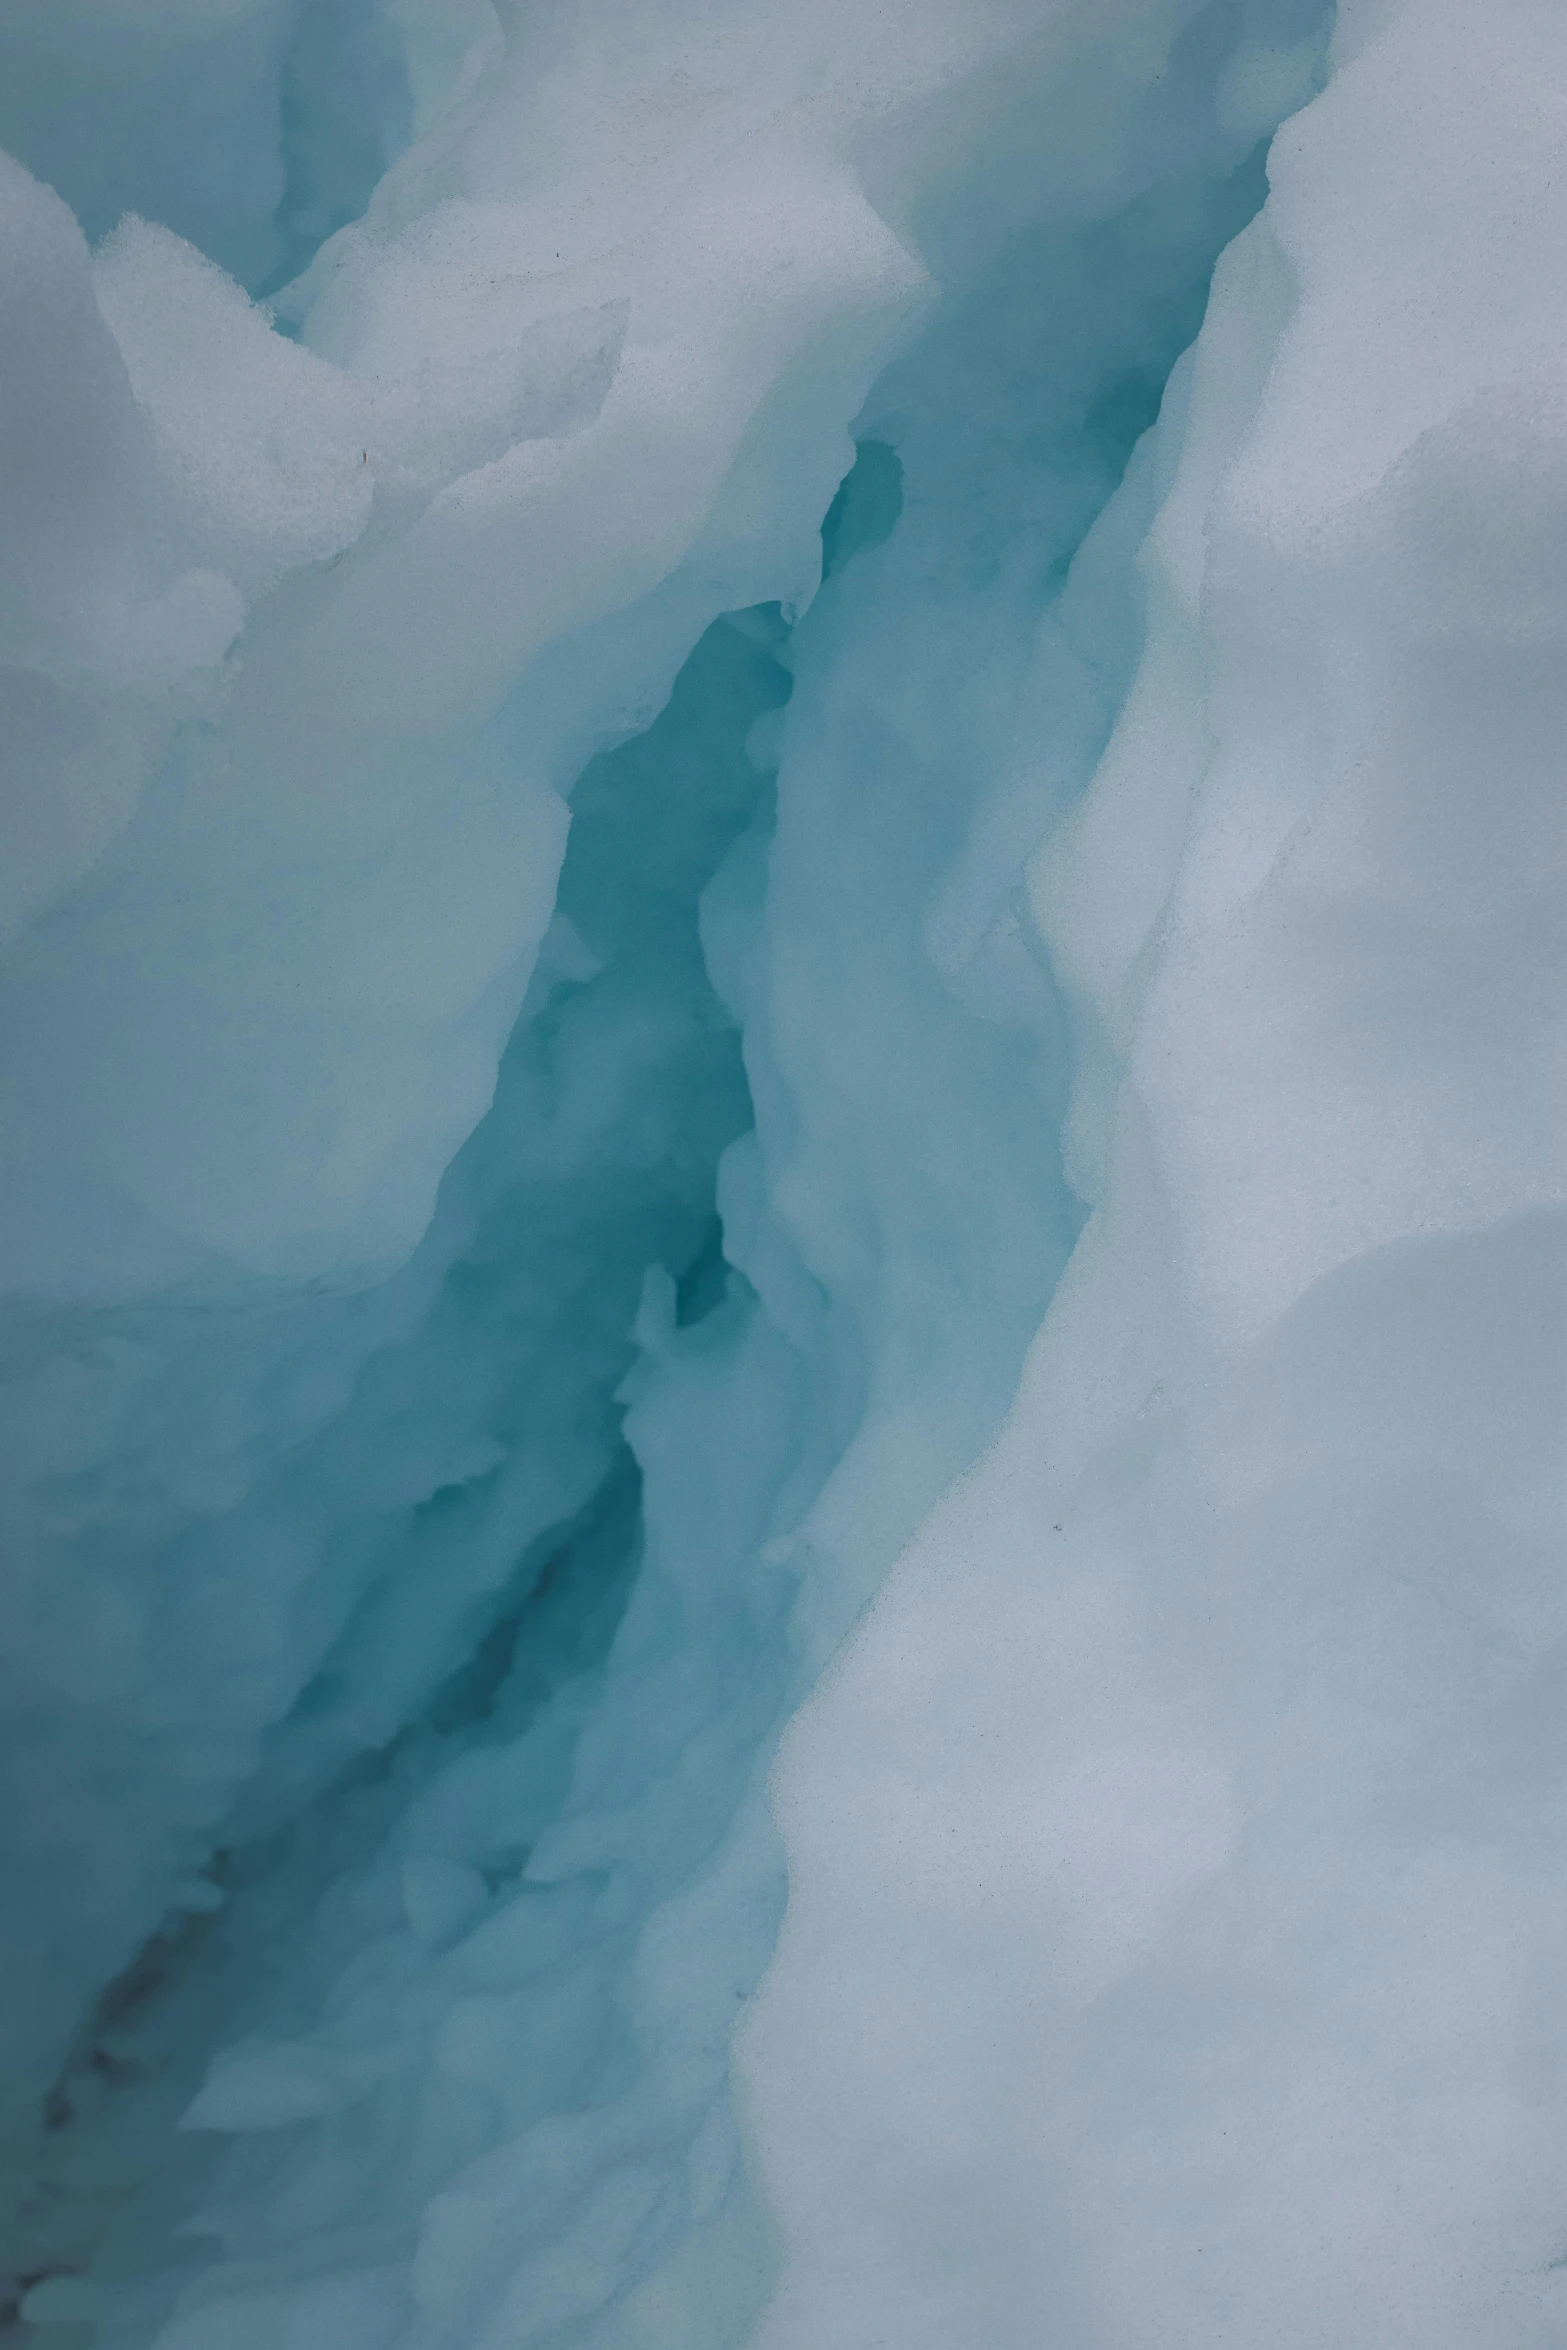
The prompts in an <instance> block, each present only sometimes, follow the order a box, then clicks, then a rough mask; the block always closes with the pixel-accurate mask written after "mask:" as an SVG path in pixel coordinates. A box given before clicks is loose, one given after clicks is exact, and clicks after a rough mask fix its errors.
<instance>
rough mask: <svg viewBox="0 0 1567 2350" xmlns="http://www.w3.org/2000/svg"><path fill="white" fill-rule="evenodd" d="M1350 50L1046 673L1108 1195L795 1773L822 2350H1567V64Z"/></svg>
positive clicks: (782, 2070) (1085, 1115)
mask: <svg viewBox="0 0 1567 2350" xmlns="http://www.w3.org/2000/svg"><path fill="white" fill-rule="evenodd" d="M1333 61H1334V71H1333V75H1332V79H1331V81H1330V84H1329V87H1328V89H1327V91H1326V93H1325V94H1324V95H1323V96H1322V97H1320V98H1319V99H1318V100H1317V101H1316V103H1315V104H1314V105H1312V106H1311V107H1309V108H1308V109H1307V110H1306V111H1305V112H1304V113H1302V114H1300V115H1299V116H1297V117H1296V119H1295V120H1294V121H1293V122H1292V123H1290V124H1289V125H1288V126H1287V127H1286V129H1285V130H1284V131H1283V132H1281V134H1280V135H1279V137H1278V138H1277V139H1276V140H1275V142H1274V144H1273V147H1272V150H1271V153H1270V158H1269V178H1270V183H1271V193H1270V196H1269V199H1268V203H1267V205H1266V207H1265V209H1264V211H1263V213H1262V215H1261V217H1260V219H1259V220H1258V221H1257V222H1256V223H1255V224H1254V225H1253V226H1252V227H1251V228H1250V229H1248V230H1247V231H1246V232H1245V233H1244V234H1242V235H1241V236H1240V237H1239V238H1238V239H1237V240H1236V242H1235V243H1234V244H1233V245H1232V246H1231V248H1230V250H1229V251H1228V252H1227V253H1226V255H1225V256H1224V258H1223V260H1222V261H1221V263H1220V265H1219V270H1218V273H1217V277H1216V280H1215V284H1214V291H1213V297H1212V301H1211V303H1210V307H1209V311H1208V315H1207V319H1206V322H1205V324H1204V327H1203V330H1202V334H1201V336H1200V338H1199V340H1198V343H1197V346H1196V350H1195V353H1194V355H1193V357H1192V359H1191V360H1190V361H1189V362H1185V363H1183V365H1182V368H1181V370H1180V371H1179V376H1178V379H1177V382H1176V383H1175V384H1173V385H1172V387H1171V390H1170V391H1169V393H1168V394H1167V395H1166V399H1165V403H1164V407H1163V411H1162V413H1161V417H1160V421H1159V425H1158V427H1157V430H1156V432H1155V434H1154V435H1153V436H1152V438H1151V440H1150V441H1149V442H1148V443H1146V444H1144V446H1143V448H1142V449H1141V450H1140V451H1139V454H1138V457H1137V459H1136V461H1135V463H1134V467H1133V470H1132V473H1131V475H1130V476H1129V478H1128V480H1127V482H1126V484H1125V485H1124V487H1123V488H1122V489H1121V491H1120V492H1119V493H1118V495H1117V497H1116V499H1115V500H1114V501H1113V502H1112V504H1111V506H1110V507H1109V508H1108V509H1107V510H1106V512H1105V514H1104V516H1103V518H1102V521H1101V523H1100V525H1099V526H1098V528H1097V530H1096V532H1095V533H1094V534H1093V535H1092V537H1091V538H1090V540H1089V541H1088V543H1087V544H1086V545H1085V547H1084V548H1083V550H1082V551H1081V553H1080V555H1079V556H1078V558H1077V561H1076V564H1075V566H1074V569H1073V574H1072V578H1071V581H1070V582H1069V585H1068V587H1067V590H1066V593H1065V595H1064V597H1063V598H1062V600H1061V602H1060V604H1059V606H1058V607H1057V608H1056V609H1055V611H1053V612H1052V613H1051V614H1050V615H1049V616H1048V617H1047V619H1046V621H1045V623H1044V625H1043V627H1042V628H1041V631H1040V634H1039V638H1038V643H1037V651H1036V659H1037V662H1038V664H1039V675H1040V681H1041V697H1042V701H1044V703H1045V716H1044V718H1043V720H1042V722H1041V723H1040V725H1039V726H1038V729H1037V733H1036V735H1035V738H1034V740H1033V741H1032V742H1031V743H1030V744H1029V745H1028V746H1027V747H1026V748H1025V750H1024V752H1023V754H1022V757H1021V759H1020V761H1019V766H1018V789H1019V791H1020V792H1027V791H1029V790H1033V791H1034V792H1035V793H1036V795H1037V798H1036V805H1037V807H1038V809H1039V810H1040V812H1041V815H1042V817H1043V818H1044V819H1045V823H1046V832H1045V838H1044V840H1043V843H1042V845H1041V846H1040V847H1039V849H1038V850H1037V851H1036V853H1035V854H1034V855H1033V857H1032V859H1031V861H1030V865H1029V889H1030V899H1031V904H1032V906H1033V908H1034V910H1035V912H1036V915H1037V918H1038V920H1039V923H1040V926H1041V929H1042V931H1043V933H1044V935H1045V936H1046V938H1047V939H1048V940H1049V942H1050V949H1051V957H1052V964H1053V967H1054V969H1055V970H1056V971H1057V972H1058V973H1059V974H1060V975H1061V979H1062V983H1063V985H1064V986H1065V988H1066V989H1067V991H1068V993H1069V996H1070V1000H1071V1005H1072V1030H1073V1038H1074V1064H1075V1072H1076V1074H1075V1083H1074V1098H1073V1104H1072V1109H1071V1112H1070V1115H1069V1118H1068V1122H1067V1129H1066V1133H1067V1166H1068V1171H1069V1174H1070V1176H1071V1180H1072V1182H1073V1184H1074V1186H1075V1187H1076V1188H1077V1189H1078V1190H1079V1191H1080V1192H1081V1194H1082V1195H1083V1197H1084V1198H1085V1199H1086V1200H1088V1201H1089V1202H1091V1203H1092V1212H1091V1214H1090V1217H1089V1220H1088V1223H1087V1226H1086V1228H1085V1231H1084V1233H1083V1236H1082V1239H1081V1241H1080V1243H1079V1245H1078V1249H1077V1252H1076V1254H1075V1256H1074V1259H1073V1263H1072V1265H1071V1268H1070V1269H1069V1271H1068V1274H1067V1276H1066V1278H1065V1281H1064V1282H1063V1284H1062V1287H1061V1289H1060V1291H1059V1293H1058V1295H1057V1298H1056V1300H1055V1303H1054V1304H1053V1306H1052V1308H1051V1312H1050V1315H1049V1318H1048V1319H1047V1321H1046V1323H1045V1326H1044V1330H1043V1332H1042V1334H1041V1336H1040V1338H1039V1341H1038V1343H1037V1345H1036V1346H1035V1348H1034V1349H1033V1351H1032V1353H1031V1356H1030V1360H1029V1365H1028V1369H1027V1373H1026V1375H1025V1378H1024V1381H1023V1384H1022V1388H1021V1391H1020V1394H1019V1396H1018V1399H1017V1402H1016V1405H1015V1407H1014V1409H1013V1412H1012V1414H1011V1416H1010V1418H1009V1421H1008V1425H1007V1428H1006V1430H1005V1433H1004V1434H1003V1435H1002V1437H1001V1438H1000V1440H999V1442H998V1443H997V1445H996V1446H995V1448H994V1449H993V1451H992V1452H991V1453H990V1454H989V1456H988V1457H987V1458H986V1459H985V1460H984V1462H983V1463H982V1464H981V1465H980V1466H979V1467H977V1468H976V1469H975V1470H974V1471H973V1472H972V1474H971V1475H970V1476H969V1477H968V1478H967V1479H966V1480H964V1481H963V1482H962V1483H961V1484H960V1485H959V1486H958V1487H957V1488H956V1489H955V1490H954V1492H953V1493H952V1494H951V1496H950V1497H949V1498H948V1499H947V1500H946V1501H945V1502H944V1503H943V1505H942V1506H941V1507H940V1508H939V1509H938V1510H937V1511H936V1513H935V1514H934V1516H933V1517H932V1518H931V1520H930V1521H929V1523H928V1525H927V1526H926V1527H925V1528H924V1529H923V1530H922V1532H921V1534H920V1536H919V1537H918V1539H917V1541H916V1542H915V1543H914V1545H913V1546H912V1547H911V1549H910V1551H909V1553H908V1555H907V1556H906V1558H905V1559H904V1561H903V1562H902V1563H901V1565H900V1566H899V1568H898V1569H897V1571H896V1573H895V1574H894V1575H893V1577H892V1578H891V1579H890V1581H889V1582H888V1584H887V1585H886V1587H885V1589H884V1590H883V1592H882V1594H881V1596H880V1598H879V1599H878V1601H877V1603H876V1605H875V1607H874V1608H873V1609H872V1611H871V1613H870V1615H869V1617H868V1619H867V1621H866V1622H865V1624H864V1626H863V1627H862V1629H861V1630H860V1632H859V1633H858V1635H857V1636H856V1638H855V1640H854V1642H853V1643H852V1645H851V1647H850V1649H849V1651H848V1652H847V1654H846V1655H845V1657H844V1658H843V1659H842V1661H841V1662H840V1664H839V1665H838V1666H837V1667H836V1668H835V1669H834V1670H833V1672H832V1673H831V1674H830V1675H829V1677H828V1680H827V1683H826V1685H825V1686H824V1688H823V1690H822V1691H821V1692H820V1694H819V1695H818V1696H816V1697H815V1698H814V1699H813V1700H812V1701H811V1702H810V1704H809V1705H808V1706H807V1707H806V1709H805V1710H804V1712H803V1714H802V1715H801V1716H800V1718H799V1719H798V1720H797V1722H796V1723H795V1724H794V1726H793V1727H792V1729H791V1730H790V1732H789V1734H788V1738H787V1740H786V1746H785V1756H784V1760H783V1763H782V1765H781V1769H780V1775H779V1779H778V1803H779V1816H780V1819H781V1822H782V1824H783V1829H784V1834H785V1840H786V1843H787V1846H788V1852H789V1864H790V1905H789V1912H788V1917H787V1921H786V1924H785V1927H784V1933H783V1940H782V1945H781V1949H780V1954H779V1958H778V1961H777V1964H776V1967H775V1969H774V1971H773V1973H772V1975H771V1977H770V1978H769V1981H768V1983H767V1985H766V1987H765V1989H764V1992H763V1995H762V1998H761V2001H760V2003H759V2007H758V2010H757V2012H756V2014H755V2017H754V2019H753V2020H752V2021H750V2022H749V2023H748V2024H747V2027H746V2030H745V2035H744V2045H745V2049H746V2069H747V2072H748V2076H749V2079H750V2082H751V2088H752V2095H753V2097H754V2100H755V2112H756V2115H757V2130H758V2135H759V2138H760V2141H761V2143H762V2145H763V2147H764V2148H765V2150H766V2159H767V2175H768V2177H769V2179H770V2181H771V2184H772V2187H773V2191H774V2194H775V2197H776V2200H777V2204H778V2207H779V2209H780V2212H781V2215H782V2221H783V2225H784V2228H785V2232H786V2235H787V2238H788V2244H789V2250H788V2256H787V2260H786V2264H785V2269H784V2276H783V2283H782V2287H781V2290H780V2292H779V2295H778V2298H777V2300H776V2303H775V2305H774V2307H773V2310H772V2313H771V2315H770V2318H769V2320H768V2322H767V2323H766V2325H764V2327H763V2328H762V2330H761V2332H760V2334H759V2335H758V2337H757V2339H758V2341H759V2342H760V2343H763V2344H765V2345H767V2346H768V2350H783V2346H784V2345H788V2346H789V2350H795V2346H796V2345H804V2344H806V2343H810V2344H811V2345H812V2346H813V2350H830V2346H835V2345H842V2346H843V2350H849V2346H851V2345H853V2346H854V2350H859V2346H860V2345H862V2344H865V2343H868V2342H870V2341H874V2340H881V2339H887V2340H893V2339H896V2340H897V2341H898V2342H900V2343H901V2344H906V2345H910V2346H911V2350H912V2346H914V2345H924V2344H929V2345H931V2350H936V2346H937V2345H948V2344H951V2343H953V2342H956V2341H963V2342H983V2343H985V2344H987V2345H994V2346H996V2350H1001V2346H1003V2345H1014V2344H1015V2345H1017V2346H1018V2350H1022V2346H1023V2345H1025V2344H1027V2345H1030V2346H1032V2345H1036V2344H1038V2343H1041V2342H1047V2341H1048V2342H1056V2341H1060V2342H1062V2343H1068V2342H1069V2343H1071V2344H1072V2345H1073V2346H1074V2350H1080V2346H1084V2350H1086V2346H1088V2345H1105V2346H1106V2350H1109V2346H1110V2345H1115V2346H1116V2350H1123V2346H1127V2345H1133V2344H1138V2345H1141V2344H1152V2343H1155V2342H1157V2343H1159V2344H1160V2345H1162V2346H1169V2350H1174V2346H1176V2345H1180V2346H1182V2350H1185V2346H1190V2350H1198V2346H1199V2345H1201V2346H1202V2350H1214V2346H1217V2345H1220V2344H1235V2345H1237V2346H1239V2345H1247V2346H1250V2345H1255V2344H1259V2343H1267V2344H1269V2345H1277V2346H1278V2350H1285V2346H1290V2350H1296V2346H1298V2350H1308V2346H1320V2345H1322V2344H1325V2343H1330V2342H1331V2343H1333V2344H1335V2345H1344V2346H1346V2350H1348V2346H1350V2345H1355V2346H1364V2350H1393V2346H1395V2345H1400V2346H1402V2345H1406V2344H1407V2345H1410V2346H1411V2350H1413V2345H1415V2344H1419V2345H1421V2350H1437V2346H1439V2345H1440V2346H1444V2350H1445V2346H1447V2345H1451V2346H1452V2350H1459V2346H1460V2345H1464V2346H1467V2350H1473V2346H1474V2345H1477V2344H1484V2345H1486V2346H1487V2350H1492V2346H1500V2345H1509V2346H1511V2345H1525V2344H1527V2345H1530V2346H1531V2350H1543V2346H1544V2345H1545V2344H1547V2343H1549V2342H1555V2341H1557V2340H1559V2339H1560V2336H1561V2329H1562V2325H1563V2322H1564V2317H1563V2299H1562V2296H1563V2294H1564V2292H1567V2285H1564V2283H1563V2276H1564V2264H1563V2245H1564V2214H1563V2205H1562V2196H1561V2179H1562V2169H1561V2158H1562V2146H1563V2106H1562V2061H1563V2036H1562V2021H1561V2001H1560V1997H1559V1994H1558V1984H1559V1977H1560V1968H1561V1963H1562V1953H1563V1950H1564V1947H1567V1942H1564V1935H1567V1909H1564V1901H1563V1888H1562V1869H1561V1859H1562V1848H1561V1840H1560V1804H1561V1792H1562V1753H1561V1740H1560V1733H1559V1721H1560V1713H1561V1691H1560V1659H1561V1655H1562V1639H1563V1632H1564V1628H1567V1627H1564V1615H1563V1583H1562V1574H1561V1567H1562V1557H1563V1548H1562V1504H1563V1490H1562V1468H1563V1459H1564V1450H1563V1435H1564V1429H1567V1414H1564V1408H1563V1407H1564V1402H1567V1376H1564V1374H1567V1362H1564V1343H1563V1342H1564V1331H1567V1319H1564V1307H1567V1298H1564V1293H1563V1272H1564V1267H1563V1249H1562V1243H1563V1230H1564V1225H1563V1214H1562V1208H1563V1201H1562V1170H1563V1164H1564V1158H1563V1133H1562V1112H1563V1104H1564V1101H1567V1094H1564V1089H1563V1075H1564V1071H1563V1063H1562V1044H1563V1018H1562V1014H1563V1000H1562V988H1561V961H1560V950H1561V877H1562V859H1563V847H1564V835H1563V828H1562V807H1561V756H1562V754H1561V745H1562V741H1563V719H1564V715H1567V713H1564V709H1563V701H1562V691H1563V669H1562V662H1561V645H1562V638H1563V629H1564V624H1567V609H1564V604H1563V593H1564V573H1563V569H1562V546H1563V543H1564V541H1563V536H1562V522H1563V506H1562V501H1563V498H1564V495H1567V443H1564V440H1563V435H1562V423H1563V411H1562V406H1561V391H1560V385H1561V381H1562V377H1561V364H1562V354H1563V351H1564V349H1567V312H1564V310H1563V307H1562V302H1561V298H1560V291H1559V273H1558V272H1557V271H1556V268H1555V263H1554V260H1553V256H1554V255H1555V254H1556V253H1557V252H1558V251H1559V250H1560V246H1561V242H1562V237H1563V234H1564V231H1567V218H1564V211H1563V207H1564V203H1567V195H1564V189H1563V182H1562V179H1561V174H1560V168H1559V157H1560V152H1561V145H1560V142H1561V134H1562V127H1563V122H1564V119H1567V118H1564V113H1563V105H1564V95H1567V41H1564V28H1563V22H1562V19H1561V17H1560V14H1559V12H1557V11H1555V10H1551V9H1545V8H1539V7H1535V6H1532V5H1518V6H1510V7H1507V8H1503V9H1499V10H1496V11H1492V12H1488V13H1487V14H1486V15H1485V17H1484V18H1483V19H1482V18H1480V17H1477V16H1476V15H1474V14H1473V13H1472V12H1471V11H1468V10H1466V9H1462V8H1450V7H1444V6H1434V7H1431V6H1422V7H1407V6H1406V7H1381V6H1379V7H1376V8H1369V7H1360V6H1355V5H1348V4H1346V5H1345V6H1343V7H1341V9H1340V11H1339V20H1338V29H1337V34H1336V38H1335V43H1334V52H1333ZM1107 609H1120V610H1123V611H1125V610H1134V611H1137V612H1139V613H1140V615H1141V620H1140V629H1141V638H1142V642H1141V650H1140V653H1139V654H1138V657H1137V660H1136V667H1135V674H1134V675H1133V677H1132V680H1131V683H1130V686H1129V688H1128V690H1127V692H1126V694H1125V697H1124V700H1122V701H1121V703H1120V707H1119V710H1118V713H1117V716H1116V719H1115V725H1114V731H1113V733H1112V735H1111V739H1110V741H1109V744H1108V747H1107V749H1106V750H1105V752H1104V755H1103V757H1102V758H1101V759H1100V760H1099V761H1098V764H1097V767H1096V769H1095V771H1094V773H1093V777H1092V781H1091V784H1090V785H1089V788H1088V790H1087V792H1086V795H1085V796H1084V797H1082V798H1081V799H1080V800H1078V801H1077V802H1076V803H1075V805H1073V806H1072V808H1071V809H1070V811H1069V812H1068V813H1066V814H1065V815H1064V816H1059V815H1058V816H1054V817H1052V814H1051V809H1052V801H1053V799H1054V796H1055V794H1056V793H1057V792H1058V791H1059V788H1060V786H1059V769H1060V767H1061V765H1062V764H1063V763H1065V764H1070V762H1071V761H1072V759H1073V758H1074V756H1075V753H1076V742H1075V740H1074V731H1073V714H1074V713H1075V712H1077V711H1079V710H1081V709H1083V708H1085V707H1086V708H1088V709H1090V710H1092V709H1097V708H1099V707H1102V699H1103V683H1102V674H1103V649H1104V645H1105V642H1106V638H1105V615H1106V612H1107Z"/></svg>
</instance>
